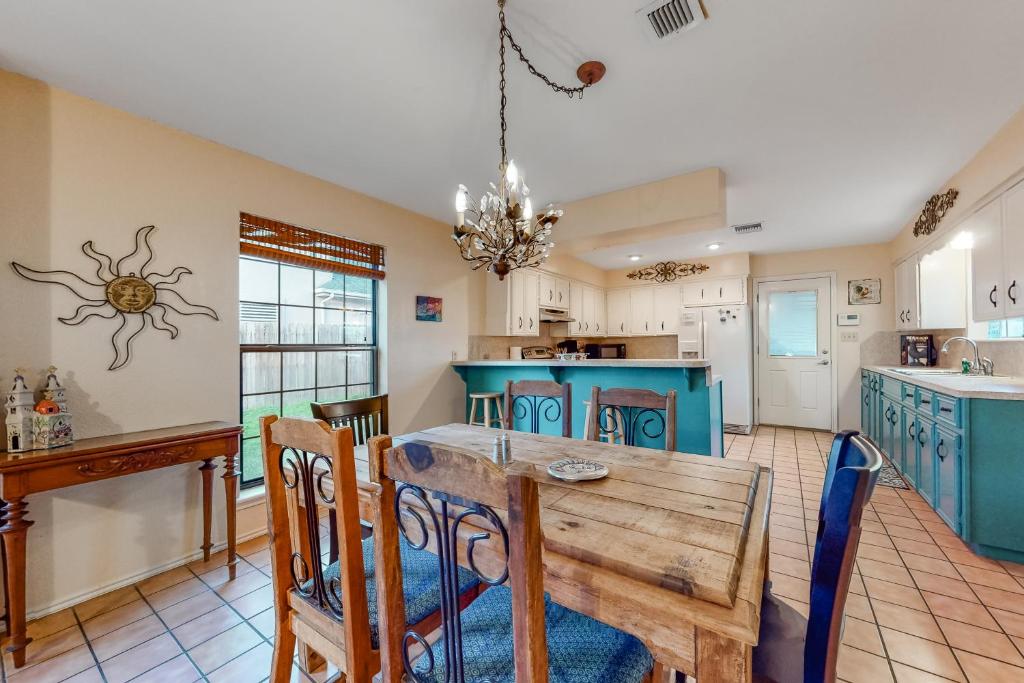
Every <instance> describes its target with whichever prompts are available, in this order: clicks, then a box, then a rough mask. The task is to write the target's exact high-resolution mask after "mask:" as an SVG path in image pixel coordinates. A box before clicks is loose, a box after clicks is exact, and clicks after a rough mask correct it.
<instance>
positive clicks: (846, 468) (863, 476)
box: [804, 432, 882, 682]
mask: <svg viewBox="0 0 1024 683" xmlns="http://www.w3.org/2000/svg"><path fill="white" fill-rule="evenodd" d="M881 469H882V453H881V451H879V450H878V448H877V447H876V446H875V445H874V444H873V443H872V442H871V441H870V440H869V439H867V438H864V437H862V436H859V435H858V434H857V432H842V433H840V434H837V435H836V437H835V440H833V442H832V450H831V453H830V454H829V463H828V470H827V472H826V475H825V483H824V486H823V492H822V505H821V509H820V511H819V514H818V534H817V539H816V541H815V544H814V561H813V563H812V565H811V596H810V600H811V604H810V614H809V616H808V619H807V634H806V639H805V645H804V680H805V681H828V682H831V681H834V680H835V677H836V661H837V659H838V656H839V641H840V637H841V635H842V622H843V611H844V608H845V606H846V596H847V594H848V593H849V589H850V579H851V577H852V576H853V567H854V561H855V560H856V559H857V547H858V545H859V544H860V534H861V525H860V524H861V517H862V515H863V513H864V506H865V505H867V503H868V500H870V498H871V493H872V492H873V491H874V488H875V483H876V482H877V481H878V473H879V472H880V471H881Z"/></svg>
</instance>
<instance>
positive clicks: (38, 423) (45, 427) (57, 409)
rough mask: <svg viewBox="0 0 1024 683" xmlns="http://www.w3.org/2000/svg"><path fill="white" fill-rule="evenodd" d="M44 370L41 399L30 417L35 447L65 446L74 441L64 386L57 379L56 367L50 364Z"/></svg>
mask: <svg viewBox="0 0 1024 683" xmlns="http://www.w3.org/2000/svg"><path fill="white" fill-rule="evenodd" d="M46 372H47V375H46V387H45V388H44V389H43V400H42V401H40V402H39V403H37V404H36V407H35V415H33V417H32V427H33V431H34V437H35V439H34V441H35V447H36V448H55V447H57V446H66V445H67V444H69V443H71V442H72V441H74V433H73V430H72V428H71V413H70V412H68V403H67V399H66V398H65V397H64V387H63V386H61V384H60V382H59V381H57V368H55V367H53V366H52V365H51V366H50V367H49V368H47V370H46Z"/></svg>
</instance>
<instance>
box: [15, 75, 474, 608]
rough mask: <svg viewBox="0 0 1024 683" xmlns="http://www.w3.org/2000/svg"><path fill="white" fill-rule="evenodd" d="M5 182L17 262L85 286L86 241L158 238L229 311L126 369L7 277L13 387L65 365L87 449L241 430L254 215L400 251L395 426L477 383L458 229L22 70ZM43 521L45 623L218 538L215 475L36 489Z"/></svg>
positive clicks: (56, 305) (444, 408)
mask: <svg viewBox="0 0 1024 683" xmlns="http://www.w3.org/2000/svg"><path fill="white" fill-rule="evenodd" d="M0 187H2V188H3V190H2V191H0V232H2V234H0V238H2V242H0V244H3V245H4V246H3V248H2V250H3V260H4V261H9V260H12V259H17V260H19V261H23V262H25V263H27V264H29V265H32V266H35V267H37V268H67V269H70V270H73V271H79V272H85V269H86V268H88V266H89V265H90V263H91V262H90V261H89V260H88V259H86V258H85V257H84V256H83V255H82V253H81V251H80V245H81V244H82V242H84V241H85V240H87V239H91V240H93V241H94V243H95V245H96V247H97V248H98V249H100V250H101V251H106V252H113V253H114V254H120V255H124V254H126V253H128V252H129V251H130V250H131V247H132V238H133V236H134V234H135V231H136V229H138V228H139V227H140V226H143V225H148V224H155V225H157V226H158V230H157V232H156V233H155V234H154V239H153V244H154V252H155V254H156V262H155V263H156V265H158V266H161V267H165V268H168V269H169V268H171V267H173V266H177V265H186V266H188V267H189V268H191V269H192V271H193V272H194V273H195V275H193V276H191V277H187V278H186V279H185V280H184V282H183V286H182V293H183V294H184V296H185V297H186V298H189V299H190V300H194V301H197V302H201V303H204V304H208V305H210V306H212V307H213V308H215V309H216V310H217V311H218V312H219V313H220V317H221V320H220V322H214V321H211V320H209V319H207V318H184V319H181V320H180V329H181V334H180V335H179V337H178V339H176V340H174V341H171V340H170V339H168V338H167V336H166V335H164V334H163V333H156V332H153V331H146V332H145V333H143V334H141V335H140V336H139V337H138V338H137V339H136V344H135V347H134V354H133V359H132V362H131V363H130V364H129V365H128V366H127V367H125V368H123V369H121V370H118V371H116V372H108V371H107V370H106V367H107V365H108V364H109V362H110V358H111V353H112V351H111V348H110V341H109V340H110V335H111V333H112V332H113V330H112V329H111V326H110V324H109V323H107V322H106V321H101V320H92V321H89V322H87V323H86V324H84V325H82V326H79V327H68V326H65V325H62V324H59V323H58V322H57V321H56V319H55V318H56V316H57V315H68V314H70V313H71V312H73V311H74V310H75V303H74V300H73V297H72V296H71V295H70V294H69V293H68V292H66V291H65V290H63V289H61V288H58V287H53V286H47V285H40V284H33V283H30V282H26V281H24V280H22V279H20V278H18V277H16V276H15V275H14V274H13V272H12V271H11V269H10V268H8V267H7V266H4V267H3V268H0V291H2V292H3V294H4V296H3V297H0V320H3V324H2V327H0V373H2V375H0V378H4V381H7V379H6V378H8V376H9V374H10V372H11V369H12V368H14V367H15V366H18V365H24V366H26V367H27V368H29V370H30V376H32V377H39V374H40V372H41V370H42V369H43V368H44V367H46V366H47V365H48V364H49V363H51V362H52V363H54V364H55V365H57V366H58V367H59V368H60V370H61V372H62V374H63V375H64V376H65V377H67V385H68V393H69V398H70V404H71V408H72V410H73V412H74V420H75V426H76V429H77V432H78V436H79V438H83V437H90V436H97V435H101V434H109V433H115V432H125V431H133V430H141V429H148V428H154V427H161V426H168V425H175V424H188V423H192V422H200V421H203V420H216V419H220V420H237V419H238V401H239V399H238V382H239V378H238V342H237V338H238V323H237V306H238V303H237V302H238V284H237V279H238V265H237V258H238V214H239V211H247V212H251V213H254V214H257V215H262V216H267V217H271V218H277V219H281V220H285V221H289V222H293V223H297V224H299V225H304V226H310V227H316V228H321V229H324V230H328V231H331V232H337V233H339V234H344V235H346V236H349V237H353V238H357V239H365V240H367V241H372V242H376V243H381V244H383V245H384V246H385V247H387V258H388V263H387V269H388V278H387V280H386V281H385V283H384V288H383V290H382V291H383V293H384V299H385V301H386V303H385V306H384V308H385V311H384V312H383V314H384V315H385V316H386V317H385V319H384V322H383V324H382V327H381V331H382V333H385V344H386V350H385V354H384V355H385V356H386V361H385V367H386V368H387V376H386V378H385V379H386V382H385V384H386V389H387V390H388V391H389V392H390V394H391V428H392V430H393V431H397V432H402V431H406V430H409V429H411V428H418V427H424V426H428V425H432V424H439V423H445V422H449V421H451V420H453V419H457V418H458V417H460V415H461V406H462V392H463V391H464V388H463V385H462V383H461V381H460V380H459V379H458V377H457V376H456V375H455V373H453V372H452V371H451V370H450V369H449V368H448V365H447V363H448V361H450V360H451V357H452V353H455V354H457V355H458V356H459V357H461V358H465V357H466V354H467V343H468V341H467V340H468V335H469V332H470V328H471V322H472V320H474V319H475V317H476V310H475V309H474V312H473V315H472V316H471V315H470V308H471V306H474V304H472V303H471V302H470V301H469V298H468V297H469V296H470V295H471V294H472V292H474V291H475V290H476V287H475V286H471V283H473V282H475V281H476V279H478V278H479V277H480V275H479V274H476V275H473V274H471V273H470V271H469V268H468V267H467V266H466V264H464V263H463V262H462V261H461V260H460V259H458V258H457V255H456V254H455V251H454V249H453V248H452V246H451V240H450V238H449V236H448V235H449V231H450V227H449V226H447V225H443V224H441V223H438V222H436V221H433V220H430V219H427V218H424V217H422V216H418V215H416V214H413V213H410V212H408V211H405V210H403V209H400V208H398V207H395V206H393V205H389V204H386V203H383V202H380V201H377V200H375V199H372V198H370V197H367V196H364V195H360V194H357V193H355V192H353V191H350V190H347V189H345V188H342V187H338V186H336V185H332V184H330V183H327V182H324V181H321V180H317V179H316V178H312V177H310V176H307V175H303V174H301V173H297V172H295V171H292V170H289V169H287V168H284V167H281V166H278V165H275V164H272V163H269V162H267V161H264V160H261V159H258V158H256V157H253V156H251V155H248V154H244V153H241V152H238V151H236V150H232V149H229V148H227V147H223V146H220V145H217V144H214V143H211V142H208V141H206V140H202V139H200V138H197V137H195V136H192V135H188V134H186V133H183V132H180V131H177V130H173V129H170V128H167V127H164V126H161V125H158V124H156V123H153V122H151V121H148V120H144V119H140V118H138V117H135V116H132V115H129V114H126V113H124V112H121V111H117V110H115V109H111V108H109V107H106V106H104V105H101V104H98V103H96V102H93V101H90V100H87V99H83V98H80V97H77V96H74V95H71V94H69V93H67V92H63V91H60V90H56V89H51V88H49V87H47V86H46V85H44V84H41V83H39V82H37V81H32V80H29V79H25V78H22V77H20V76H16V75H13V74H10V73H6V72H0ZM94 267H95V266H94ZM416 294H427V295H432V296H440V297H443V298H444V322H443V323H440V324H438V323H417V322H415V320H414V306H415V299H414V297H415V295H416ZM219 498H220V497H219V496H218V499H219ZM221 506H222V502H221V501H220V500H218V504H217V512H216V514H217V522H216V524H215V530H216V531H215V533H216V537H217V539H220V540H223V538H224V534H223V530H222V528H221V526H222V525H221V524H220V519H221V517H222V515H221ZM29 518H30V519H33V520H35V522H36V524H35V526H34V527H32V529H31V531H30V534H29V542H28V543H29V551H28V552H29V567H30V571H29V585H28V603H29V611H30V612H39V611H42V610H46V609H48V608H52V607H54V606H58V605H60V604H64V603H67V602H68V601H73V600H76V599H78V598H79V597H81V596H84V595H86V594H90V593H93V592H95V591H97V590H101V589H103V588H106V587H110V586H112V585H115V584H117V583H119V582H124V581H130V580H133V579H136V578H138V577H139V576H140V575H143V574H146V573H151V572H153V571H155V570H157V569H159V568H161V567H164V566H167V565H171V564H175V563H178V562H180V561H181V560H182V559H183V558H186V557H189V556H191V555H192V554H193V553H194V552H195V550H196V549H197V548H198V547H199V545H200V543H201V538H200V526H201V525H200V508H199V474H198V472H197V471H196V470H195V468H194V467H192V466H182V467H177V468H172V469H167V470H160V471H156V472H149V473H145V474H140V475H133V476H131V477H127V478H123V479H120V480H113V481H108V482H100V483H95V484H89V485H85V486H79V487H73V488H69V489H64V490H60V491H57V492H54V493H49V494H39V495H34V496H31V497H30V498H29ZM242 523H243V527H246V528H244V529H243V531H255V530H257V529H259V527H260V526H261V524H265V516H264V513H263V512H262V510H261V509H252V510H249V511H247V512H246V514H245V515H243V518H242Z"/></svg>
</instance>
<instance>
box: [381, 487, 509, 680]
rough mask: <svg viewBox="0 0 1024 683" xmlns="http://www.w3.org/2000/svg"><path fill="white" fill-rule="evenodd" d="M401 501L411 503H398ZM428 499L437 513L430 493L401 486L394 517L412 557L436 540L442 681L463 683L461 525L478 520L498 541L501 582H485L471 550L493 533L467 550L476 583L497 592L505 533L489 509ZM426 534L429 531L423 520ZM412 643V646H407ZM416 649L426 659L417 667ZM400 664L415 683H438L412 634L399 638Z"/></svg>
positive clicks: (430, 659) (430, 657) (481, 535)
mask: <svg viewBox="0 0 1024 683" xmlns="http://www.w3.org/2000/svg"><path fill="white" fill-rule="evenodd" d="M403 497H405V498H407V499H410V500H408V501H407V502H406V503H403V502H402V499H403ZM429 497H430V498H433V499H434V500H436V501H440V503H441V505H440V507H437V508H435V507H434V505H432V504H431V503H430V501H429V500H428V493H427V492H426V491H424V490H423V489H422V488H420V487H419V486H413V485H411V484H402V485H401V486H400V487H399V488H398V490H397V491H396V492H395V516H396V517H397V519H398V528H399V530H400V531H401V533H402V536H403V537H404V538H405V539H406V540H407V541H408V542H409V544H410V546H412V549H413V550H414V551H422V552H430V551H429V550H426V548H427V545H428V542H429V541H430V538H431V536H433V537H434V538H435V539H436V545H437V548H436V554H437V562H438V574H439V577H440V579H441V580H440V587H441V629H442V634H443V635H442V636H441V637H442V638H444V644H445V648H444V667H445V673H446V676H445V680H448V681H461V680H463V679H464V670H465V666H464V660H463V653H462V621H461V618H460V611H459V585H460V584H459V575H458V573H459V561H458V557H457V555H458V548H459V525H460V524H462V522H463V521H464V520H466V519H468V518H470V517H478V518H480V519H481V520H482V521H481V522H479V524H478V525H479V526H480V527H481V528H484V529H487V528H490V529H494V530H496V531H497V533H498V534H499V535H500V537H501V542H502V547H503V549H504V551H505V564H504V567H503V568H502V571H501V574H500V575H499V576H493V577H492V576H488V575H486V574H484V573H483V572H482V571H480V569H479V568H478V567H477V564H476V561H475V560H474V558H473V550H474V548H475V547H476V544H477V543H478V542H480V541H486V540H487V539H489V538H490V537H491V533H490V532H487V531H481V532H478V533H475V534H473V535H472V536H470V537H469V542H468V543H467V544H466V564H467V565H468V566H469V568H470V569H471V570H472V571H473V573H474V574H476V577H477V578H478V579H479V580H480V581H482V582H483V583H485V584H487V585H489V586H498V585H501V584H503V583H505V581H506V580H508V550H509V539H508V530H507V529H506V527H505V524H504V523H503V522H502V521H501V518H500V517H498V515H497V514H496V513H495V512H494V510H492V509H491V508H490V507H488V506H486V505H483V504H481V503H477V502H474V501H469V500H463V499H461V498H457V497H455V496H450V495H448V494H446V493H442V492H440V491H431V492H430V493H429ZM424 513H426V515H427V517H428V518H429V521H430V529H429V530H428V528H427V519H424ZM405 518H409V519H412V520H415V522H416V525H417V526H418V527H419V529H418V530H417V531H416V532H414V533H413V534H410V533H409V530H408V529H407V528H406V526H405ZM410 641H411V642H410ZM416 645H419V646H420V647H421V648H423V651H424V654H425V655H426V656H424V657H421V658H420V659H419V660H418V661H417V662H416V663H415V664H414V663H413V661H412V658H411V656H410V655H411V650H413V649H414V648H415V646H416ZM402 663H403V665H404V667H405V673H406V674H407V675H408V676H409V678H410V679H411V680H413V681H415V682H416V683H426V682H427V681H434V680H435V679H436V677H435V674H434V668H435V664H436V663H435V662H434V654H433V652H432V651H431V649H430V644H429V643H428V642H427V641H426V640H425V639H424V638H423V636H421V635H420V634H418V633H416V631H413V630H412V629H410V630H408V631H406V633H405V636H404V638H403V648H402Z"/></svg>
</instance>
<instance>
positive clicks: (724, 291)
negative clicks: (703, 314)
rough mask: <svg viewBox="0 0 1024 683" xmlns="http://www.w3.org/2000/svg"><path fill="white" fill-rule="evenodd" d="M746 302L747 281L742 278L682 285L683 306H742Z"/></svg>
mask: <svg viewBox="0 0 1024 683" xmlns="http://www.w3.org/2000/svg"><path fill="white" fill-rule="evenodd" d="M746 301H747V280H746V278H742V277H731V278H722V279H720V280H697V281H695V282H684V283H683V305H684V306H716V305H718V304H742V303H746Z"/></svg>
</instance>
